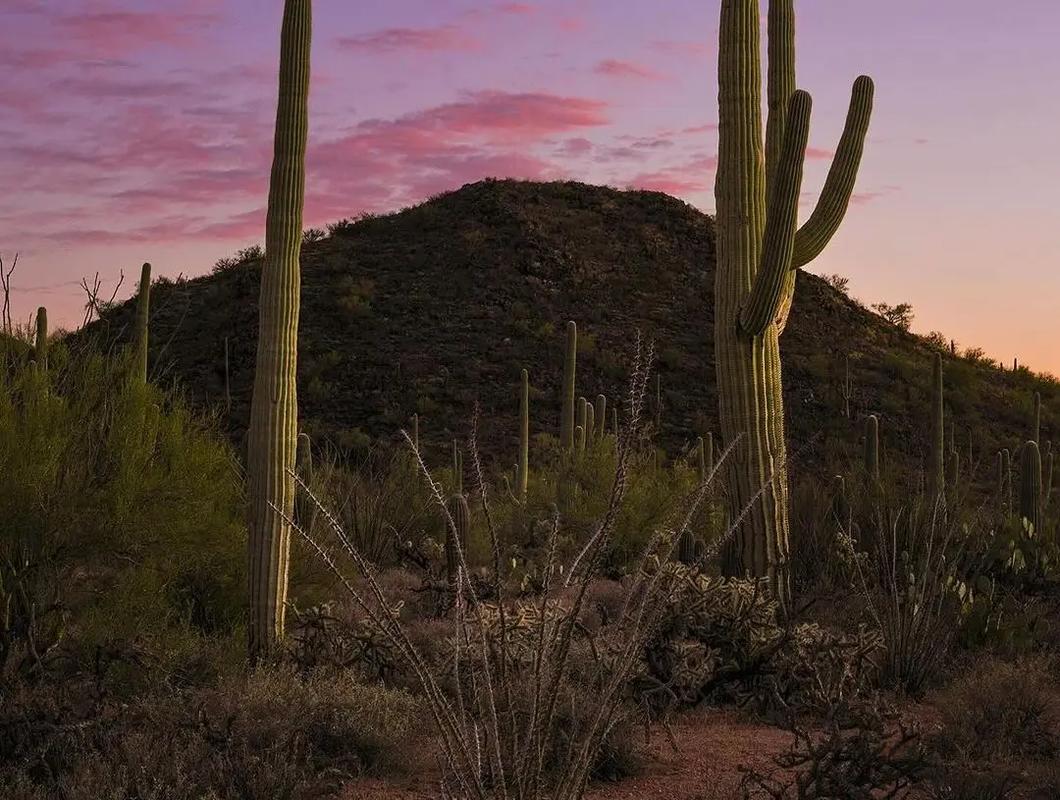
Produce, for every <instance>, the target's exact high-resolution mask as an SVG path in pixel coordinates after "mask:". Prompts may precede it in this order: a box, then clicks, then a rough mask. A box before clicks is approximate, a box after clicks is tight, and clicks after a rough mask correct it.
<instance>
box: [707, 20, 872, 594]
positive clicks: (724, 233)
mask: <svg viewBox="0 0 1060 800" xmlns="http://www.w3.org/2000/svg"><path fill="white" fill-rule="evenodd" d="M759 27H760V12H759V0H722V3H721V27H720V31H721V42H720V47H719V57H718V78H719V92H718V98H719V123H720V124H719V146H718V170H717V179H716V183H715V195H716V206H717V217H716V220H717V221H716V226H717V267H716V271H715V290H714V297H715V302H714V321H715V333H714V346H715V361H716V364H717V375H718V395H719V411H720V417H721V435H722V438H723V440H724V441H725V442H732V443H734V444H735V447H736V452H735V454H734V457H733V458H731V459H728V460H727V462H726V466H727V476H726V477H727V482H728V492H727V496H728V500H729V503H730V504H731V510H732V514H731V517H732V519H734V520H739V522H738V524H737V526H736V530H735V533H734V536H733V537H732V539H731V540H730V545H729V546H728V547H727V548H726V553H725V558H724V559H723V569H724V571H725V572H726V573H727V574H730V575H739V576H743V575H745V574H751V575H753V576H756V577H765V578H768V582H769V584H770V587H771V588H772V590H773V593H774V594H775V595H776V597H777V598H778V599H779V600H780V602H782V603H786V602H787V600H788V599H789V596H790V565H789V563H788V558H789V556H788V553H789V545H788V527H789V521H788V478H787V466H786V461H787V454H786V452H785V443H784V405H783V402H784V401H783V393H782V382H781V366H780V338H779V337H780V334H781V332H782V331H783V330H784V327H785V325H786V324H787V317H788V313H789V312H790V310H791V302H792V299H793V295H794V289H795V271H796V270H797V269H798V268H800V267H803V266H805V265H807V264H809V263H810V262H811V261H813V260H814V259H815V258H816V257H817V256H818V255H819V254H820V253H821V252H822V250H823V249H824V248H825V246H826V245H827V244H828V242H829V241H830V240H831V238H832V236H833V235H834V234H835V232H836V230H838V228H839V225H840V222H841V221H842V219H843V217H844V216H845V214H846V209H847V206H848V204H849V201H850V196H851V193H852V191H853V187H854V181H855V177H856V174H857V170H858V166H859V165H860V162H861V154H862V150H863V147H864V140H865V134H866V132H867V131H868V126H869V117H870V115H871V109H872V98H873V84H872V81H871V80H870V79H869V78H866V77H861V78H858V79H857V81H856V82H855V83H854V90H853V98H852V100H851V104H850V111H849V114H848V116H847V122H846V129H845V130H844V132H843V137H842V139H841V141H840V143H839V147H838V150H837V151H836V157H835V160H834V162H833V164H832V167H831V169H830V171H829V174H828V178H827V180H826V181H825V185H824V189H823V191H822V193H821V197H820V199H819V201H818V204H817V207H816V209H815V210H814V211H813V213H812V214H811V216H810V217H809V219H808V220H807V221H806V224H805V225H803V226H802V228H801V229H800V228H798V226H797V216H798V204H799V197H800V193H801V189H802V171H803V161H804V159H805V154H806V146H807V141H808V135H809V122H810V106H811V100H810V95H809V94H807V93H806V92H803V91H796V89H795V10H794V2H793V0H771V2H770V3H769V31H768V33H769V77H768V105H769V119H768V123H767V126H766V132H765V144H764V153H763V141H762V97H761V94H762V85H761V84H762V80H761V65H760V63H759V60H760V43H759V38H760V32H759ZM763 156H764V157H763ZM748 507H749V508H750V511H749V512H748V513H746V514H743V513H742V511H743V509H744V508H748Z"/></svg>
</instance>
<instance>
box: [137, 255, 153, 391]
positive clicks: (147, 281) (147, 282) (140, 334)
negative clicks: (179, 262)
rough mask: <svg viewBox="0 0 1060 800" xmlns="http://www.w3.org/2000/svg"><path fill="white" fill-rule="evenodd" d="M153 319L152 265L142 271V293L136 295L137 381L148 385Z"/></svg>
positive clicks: (145, 266)
mask: <svg viewBox="0 0 1060 800" xmlns="http://www.w3.org/2000/svg"><path fill="white" fill-rule="evenodd" d="M150 317H151V265H150V264H144V265H143V267H142V268H141V270H140V291H139V292H138V293H137V295H136V362H135V363H136V375H135V377H136V379H137V380H138V381H140V382H141V383H147V334H148V327H149V321H150Z"/></svg>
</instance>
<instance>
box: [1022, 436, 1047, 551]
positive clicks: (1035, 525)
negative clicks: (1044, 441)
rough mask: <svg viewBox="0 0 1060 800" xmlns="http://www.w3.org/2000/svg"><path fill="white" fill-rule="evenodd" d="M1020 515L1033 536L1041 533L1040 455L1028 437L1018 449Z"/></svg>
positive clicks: (1034, 443) (1036, 445)
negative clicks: (1019, 449)
mask: <svg viewBox="0 0 1060 800" xmlns="http://www.w3.org/2000/svg"><path fill="white" fill-rule="evenodd" d="M1020 517H1021V518H1022V519H1023V524H1024V526H1025V527H1026V528H1027V531H1028V533H1030V534H1031V535H1033V536H1041V534H1042V457H1041V453H1040V452H1039V450H1038V443H1037V442H1035V441H1034V440H1033V439H1030V440H1029V441H1028V442H1027V443H1026V444H1025V445H1023V449H1022V450H1021V451H1020Z"/></svg>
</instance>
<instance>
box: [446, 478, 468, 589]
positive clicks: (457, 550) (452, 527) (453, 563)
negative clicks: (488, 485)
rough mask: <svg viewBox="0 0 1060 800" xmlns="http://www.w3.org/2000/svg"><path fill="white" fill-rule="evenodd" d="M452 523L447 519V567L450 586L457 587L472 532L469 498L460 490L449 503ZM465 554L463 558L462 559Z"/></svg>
mask: <svg viewBox="0 0 1060 800" xmlns="http://www.w3.org/2000/svg"><path fill="white" fill-rule="evenodd" d="M447 508H448V510H449V516H450V517H451V518H452V524H449V520H446V526H445V568H446V576H447V577H448V579H449V588H451V589H455V588H456V584H457V579H458V577H459V575H460V563H461V561H462V560H463V561H465V562H466V561H467V542H468V538H469V536H470V532H471V510H470V509H469V508H468V505H467V500H466V499H465V498H464V495H463V494H460V493H459V492H458V493H456V494H454V495H453V496H452V497H450V498H449V502H448V503H447ZM461 555H463V559H461Z"/></svg>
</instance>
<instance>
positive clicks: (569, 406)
mask: <svg viewBox="0 0 1060 800" xmlns="http://www.w3.org/2000/svg"><path fill="white" fill-rule="evenodd" d="M577 365H578V324H577V323H576V322H574V321H571V322H568V323H567V351H566V356H565V358H564V361H563V408H562V412H561V415H560V423H559V441H560V444H561V445H562V447H563V449H564V450H566V451H567V452H568V453H569V452H571V451H572V450H574V426H575V422H574V381H575V377H576V371H577Z"/></svg>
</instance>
